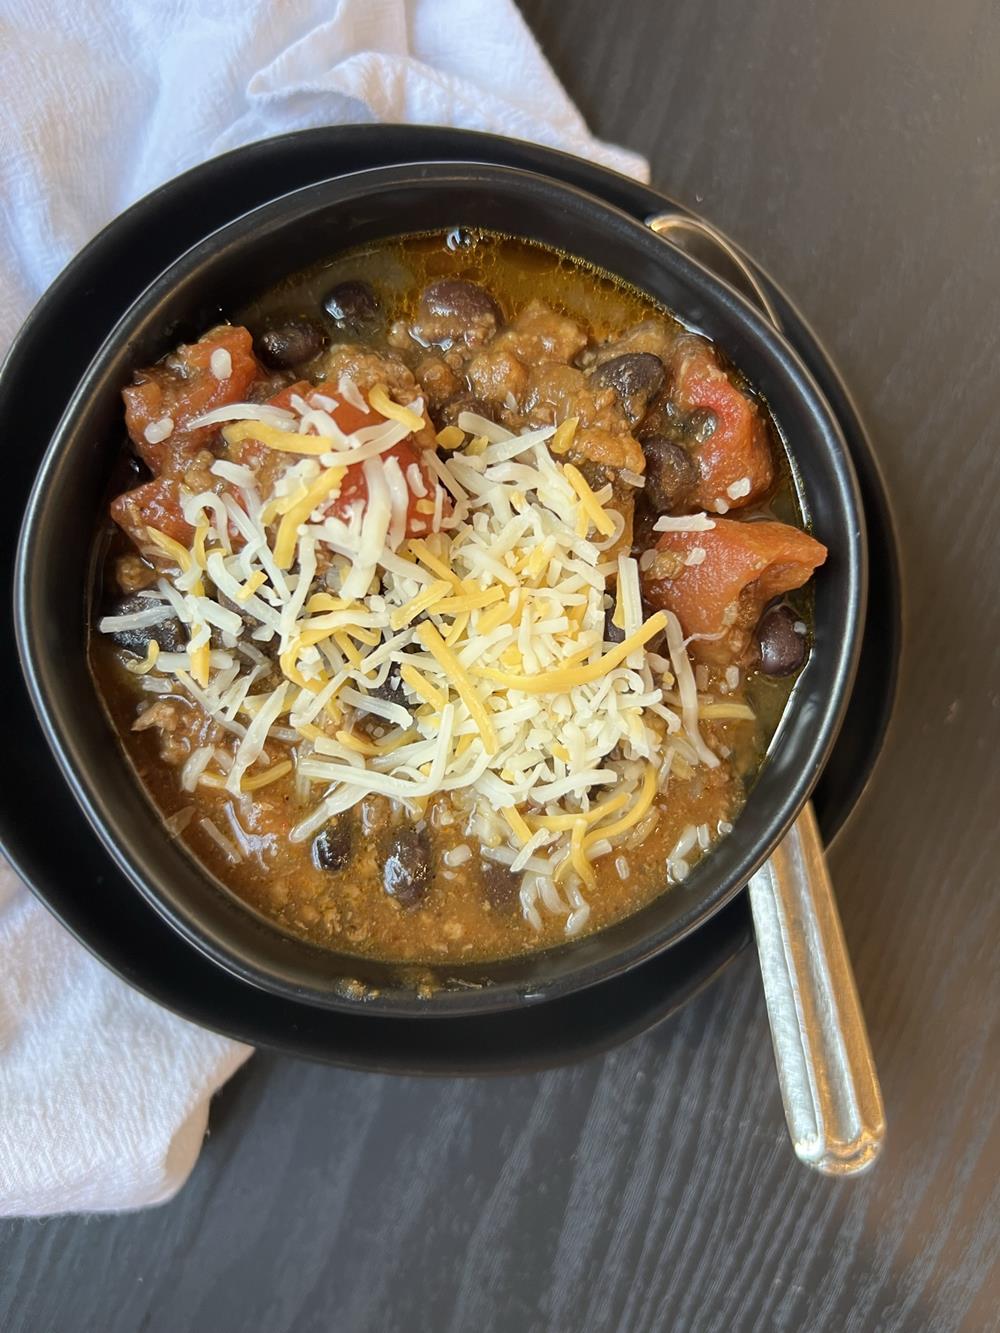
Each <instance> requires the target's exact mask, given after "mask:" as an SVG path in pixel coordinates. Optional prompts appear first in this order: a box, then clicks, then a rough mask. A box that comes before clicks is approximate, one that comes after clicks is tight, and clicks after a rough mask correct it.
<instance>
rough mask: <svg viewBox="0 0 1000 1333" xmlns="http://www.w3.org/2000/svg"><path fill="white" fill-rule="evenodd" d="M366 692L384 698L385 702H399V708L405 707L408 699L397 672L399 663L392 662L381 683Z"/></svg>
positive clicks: (377, 697)
mask: <svg viewBox="0 0 1000 1333" xmlns="http://www.w3.org/2000/svg"><path fill="white" fill-rule="evenodd" d="M368 693H369V694H371V695H373V696H374V697H375V698H376V699H384V700H385V701H386V703H390V704H399V706H400V707H401V708H406V707H407V706H408V705H409V699H408V698H407V696H406V691H405V690H404V689H403V681H402V678H401V676H400V674H399V664H398V663H397V662H393V664H392V666H390V668H389V672H388V674H387V675H386V678H385V680H384V681H383V682H382V684H381V685H378V686H376V688H375V689H374V690H369V691H368Z"/></svg>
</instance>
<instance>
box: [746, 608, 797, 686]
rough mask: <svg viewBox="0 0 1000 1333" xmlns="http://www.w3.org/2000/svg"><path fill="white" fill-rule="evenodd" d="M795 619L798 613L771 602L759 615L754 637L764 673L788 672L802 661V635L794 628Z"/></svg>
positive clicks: (794, 669) (782, 674) (779, 674)
mask: <svg viewBox="0 0 1000 1333" xmlns="http://www.w3.org/2000/svg"><path fill="white" fill-rule="evenodd" d="M798 623H799V618H798V616H797V615H796V614H795V612H794V611H793V610H792V608H791V607H790V606H785V605H779V606H772V607H771V608H770V610H768V611H765V612H764V614H763V615H762V616H761V618H760V623H759V624H758V626H757V629H756V632H755V636H754V637H755V638H756V640H757V648H758V650H759V652H760V669H761V671H763V673H764V675H765V676H790V675H791V674H792V672H793V671H798V669H799V667H800V666H801V665H802V663H803V662H804V661H805V656H806V639H805V635H804V634H800V633H799V632H798V631H797V630H796V628H795V626H796V625H797V624H798Z"/></svg>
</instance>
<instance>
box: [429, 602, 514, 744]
mask: <svg viewBox="0 0 1000 1333" xmlns="http://www.w3.org/2000/svg"><path fill="white" fill-rule="evenodd" d="M417 638H418V639H419V640H420V642H421V643H422V644H423V646H424V647H425V648H426V649H427V651H428V652H429V653H430V654H431V656H432V657H433V658H434V659H435V660H436V661H437V663H438V665H439V666H440V667H441V668H442V669H443V670H444V672H445V674H446V675H447V676H448V677H449V678H450V680H451V683H452V685H454V687H455V689H456V691H457V692H458V696H459V698H460V699H461V700H462V702H463V703H464V704H465V706H466V708H467V709H468V710H469V713H470V714H471V716H472V720H473V721H474V722H475V724H476V726H477V727H478V728H479V734H480V736H481V737H482V740H483V746H484V747H485V749H486V753H487V754H496V752H497V749H498V748H499V742H498V741H497V734H496V731H495V730H494V727H493V723H492V722H491V721H490V715H489V713H487V711H486V708H485V707H484V705H483V701H482V699H480V697H479V694H478V692H477V691H476V687H475V685H473V683H472V678H471V677H470V675H469V673H468V672H467V671H466V669H465V667H463V666H462V664H461V662H459V660H458V658H457V657H456V656H455V654H454V653H453V652H452V651H451V649H450V648H449V647H448V646H447V644H446V643H445V642H444V640H443V639H442V638H441V635H440V634H439V633H438V632H437V630H436V629H435V628H434V626H433V625H432V624H431V623H430V622H429V621H427V620H425V621H424V622H423V624H422V625H418V626H417Z"/></svg>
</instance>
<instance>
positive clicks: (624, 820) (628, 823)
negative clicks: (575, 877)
mask: <svg viewBox="0 0 1000 1333" xmlns="http://www.w3.org/2000/svg"><path fill="white" fill-rule="evenodd" d="M655 795H656V768H655V767H654V766H653V765H652V764H647V765H646V771H645V772H644V773H643V775H642V788H641V790H640V792H639V795H638V797H637V799H636V802H635V804H634V805H633V806H632V808H631V810H629V812H628V814H626V815H622V817H621V819H618V820H616V821H615V822H614V823H613V824H605V825H604V827H603V828H598V829H595V830H594V832H593V833H590V834H588V835H587V837H586V838H584V840H583V846H584V850H586V848H587V847H592V846H593V844H594V843H595V842H600V841H601V839H602V838H609V839H610V838H617V837H618V835H619V833H624V832H625V831H626V830H627V829H630V828H634V827H635V825H636V824H638V822H639V820H640V819H642V817H643V815H645V814H646V812H647V811H648V810H649V807H650V806H651V805H652V804H653V797H654V796H655Z"/></svg>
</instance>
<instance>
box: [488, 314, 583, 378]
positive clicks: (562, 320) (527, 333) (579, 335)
mask: <svg viewBox="0 0 1000 1333" xmlns="http://www.w3.org/2000/svg"><path fill="white" fill-rule="evenodd" d="M586 345H587V335H586V333H585V332H584V330H583V329H582V328H581V327H580V325H579V324H577V322H576V321H575V320H573V319H569V318H568V316H566V315H560V314H559V313H558V312H557V311H555V310H553V309H552V307H551V306H549V305H546V304H545V302H544V301H530V302H529V303H528V304H527V305H526V306H525V307H524V309H523V310H522V311H521V313H520V314H519V315H518V316H517V318H516V319H515V320H514V321H513V322H512V323H511V324H509V325H508V326H507V327H506V328H505V329H504V330H503V331H502V332H501V333H499V334H497V336H496V337H495V338H494V339H493V342H492V344H491V346H492V347H494V348H497V349H499V348H503V349H505V350H506V351H510V352H513V354H514V355H515V356H516V357H517V358H518V360H519V361H523V362H524V363H525V365H537V364H539V363H540V362H542V361H562V362H569V361H572V360H573V358H574V357H575V356H576V355H577V353H578V352H581V351H582V350H583V348H584V347H586Z"/></svg>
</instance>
